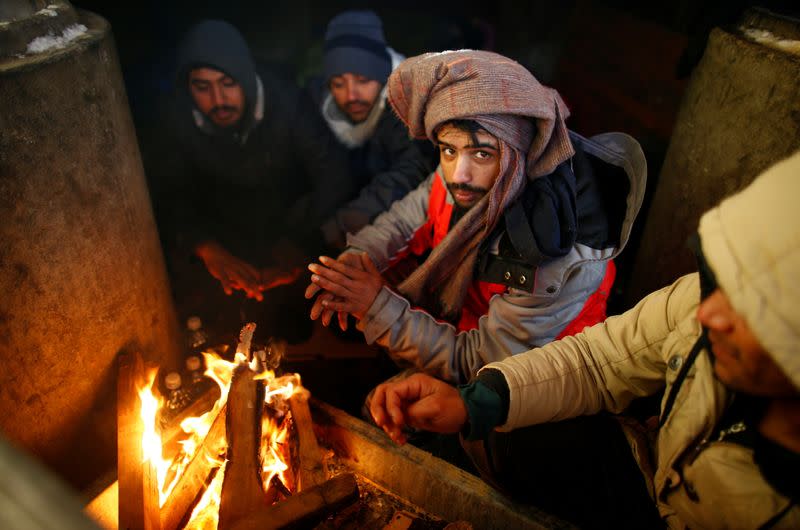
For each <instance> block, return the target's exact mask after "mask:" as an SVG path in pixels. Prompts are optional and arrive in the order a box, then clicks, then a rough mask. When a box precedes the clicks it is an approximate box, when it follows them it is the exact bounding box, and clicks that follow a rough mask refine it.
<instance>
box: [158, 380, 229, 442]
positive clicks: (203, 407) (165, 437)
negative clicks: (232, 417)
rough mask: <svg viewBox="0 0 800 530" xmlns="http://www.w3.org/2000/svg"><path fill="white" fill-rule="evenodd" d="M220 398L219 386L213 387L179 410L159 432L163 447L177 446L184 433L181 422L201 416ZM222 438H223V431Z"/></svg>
mask: <svg viewBox="0 0 800 530" xmlns="http://www.w3.org/2000/svg"><path fill="white" fill-rule="evenodd" d="M219 397H220V390H219V386H217V385H213V386H212V387H211V388H209V389H208V390H207V391H205V392H203V393H202V394H201V395H200V396H198V397H197V399H195V400H194V401H192V403H191V404H190V405H189V406H188V407H186V408H185V409H183V410H181V411H180V412H179V413H178V414H176V415H175V417H174V418H173V419H172V420H171V421H170V422H169V424H167V425H166V426H165V428H164V429H163V430H162V431H161V440H162V441H163V444H164V446H165V447H172V446H174V445H175V444H177V442H178V439H179V438H180V437H181V436H183V435H184V434H185V433H184V431H183V429H182V428H181V422H182V421H183V420H185V419H186V418H192V417H196V416H202V415H203V414H205V413H206V412H208V411H210V410H211V409H212V408H213V407H214V403H216V402H217V400H218V399H219ZM223 417H224V416H223ZM222 436H223V437H224V436H225V433H224V431H223V433H222Z"/></svg>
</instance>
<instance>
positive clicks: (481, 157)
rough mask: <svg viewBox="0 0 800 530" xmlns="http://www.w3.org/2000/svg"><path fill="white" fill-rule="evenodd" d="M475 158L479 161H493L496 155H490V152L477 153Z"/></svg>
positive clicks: (481, 151) (480, 151)
mask: <svg viewBox="0 0 800 530" xmlns="http://www.w3.org/2000/svg"><path fill="white" fill-rule="evenodd" d="M475 158H477V159H478V160H491V159H492V158H494V153H490V152H489V151H483V150H479V151H475Z"/></svg>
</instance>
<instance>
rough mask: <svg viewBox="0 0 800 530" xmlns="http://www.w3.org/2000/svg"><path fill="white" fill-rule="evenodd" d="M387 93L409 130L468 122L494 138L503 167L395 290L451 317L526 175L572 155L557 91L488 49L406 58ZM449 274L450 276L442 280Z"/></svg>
mask: <svg viewBox="0 0 800 530" xmlns="http://www.w3.org/2000/svg"><path fill="white" fill-rule="evenodd" d="M387 98H388V100H389V102H390V104H391V105H392V108H393V109H394V111H395V113H396V114H397V116H398V117H399V118H400V119H401V120H402V121H403V122H404V123H405V124H406V126H407V127H408V129H409V133H410V134H411V136H413V137H415V138H428V139H430V140H432V141H434V142H435V141H436V137H435V134H436V131H437V129H438V127H439V126H440V125H442V124H444V123H447V122H452V121H456V120H469V121H473V122H475V123H477V124H478V125H479V126H480V128H481V129H483V130H485V131H487V132H488V133H489V134H491V135H492V136H493V137H494V138H496V139H497V142H498V148H499V152H500V168H499V173H498V175H497V178H496V179H495V180H494V182H493V184H492V187H491V189H490V190H489V192H488V193H487V194H486V195H484V196H483V198H482V199H481V200H480V201H478V202H477V203H476V204H475V205H474V206H472V207H471V208H470V210H469V211H468V212H467V213H466V214H465V215H464V217H462V219H461V220H460V221H459V222H458V223H457V225H456V226H455V227H454V228H453V229H452V230H451V231H450V232H449V233H448V235H447V237H446V238H445V239H444V240H443V241H442V242H441V243H440V244H439V245H438V246H437V247H436V248H435V249H434V251H433V252H432V253H431V256H430V257H429V258H428V259H427V260H426V261H425V263H424V264H423V266H422V267H420V268H418V269H417V270H416V271H415V272H414V274H412V275H411V276H410V277H409V278H408V279H407V280H406V281H405V282H404V283H403V284H402V285H401V286H400V289H401V291H403V293H404V294H406V295H407V296H408V297H409V298H411V299H412V301H414V302H416V303H424V302H423V300H422V298H424V297H426V296H428V295H427V294H426V293H430V292H435V293H437V294H438V297H439V308H438V310H439V312H440V313H441V314H442V316H444V317H445V318H454V317H455V316H456V315H457V314H458V312H459V311H460V309H461V305H462V303H463V299H464V296H465V294H466V290H467V288H468V286H469V284H470V282H471V281H472V271H473V270H474V265H475V260H476V257H477V251H478V245H479V244H480V242H481V241H482V240H483V239H484V238H485V237H486V236H487V235H488V234H490V233H491V232H492V230H493V229H494V227H495V226H496V225H497V223H498V221H499V219H500V216H501V215H502V213H503V212H504V211H505V209H506V208H507V207H508V206H510V205H511V203H512V202H513V201H514V200H515V199H516V198H517V197H519V195H520V193H521V192H522V190H523V189H524V187H525V184H526V181H527V179H535V178H538V177H541V176H544V175H547V174H549V173H551V172H553V170H555V168H556V167H557V166H558V165H559V164H561V163H562V162H564V161H565V160H567V159H568V158H570V157H571V156H572V155H573V154H574V150H573V148H572V144H571V143H570V140H569V136H568V132H567V127H566V124H565V123H564V119H565V118H566V117H567V116H568V115H569V112H568V111H567V108H566V106H565V105H564V102H563V101H562V100H561V97H560V96H559V95H558V92H556V91H555V90H553V89H551V88H548V87H545V86H543V85H542V84H540V83H539V81H537V80H536V78H535V77H533V75H531V73H530V72H529V71H528V70H527V69H525V68H524V67H523V66H522V65H520V64H519V63H517V62H515V61H512V60H511V59H509V58H507V57H503V56H502V55H498V54H496V53H492V52H486V51H473V50H460V51H448V52H442V53H427V54H424V55H419V56H417V57H412V58H409V59H407V60H405V61H403V62H402V63H401V64H400V65H399V66H398V67H397V68H395V70H394V71H393V72H392V74H391V75H390V76H389V80H388V81H387ZM445 279H447V281H444V280H445Z"/></svg>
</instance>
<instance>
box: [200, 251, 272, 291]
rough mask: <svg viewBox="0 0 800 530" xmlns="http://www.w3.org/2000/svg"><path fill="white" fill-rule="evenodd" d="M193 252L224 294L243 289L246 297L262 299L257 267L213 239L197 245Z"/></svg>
mask: <svg viewBox="0 0 800 530" xmlns="http://www.w3.org/2000/svg"><path fill="white" fill-rule="evenodd" d="M195 253H196V254H197V256H198V257H199V258H200V259H202V260H203V263H204V264H205V266H206V269H208V272H209V274H211V275H212V276H213V277H214V278H216V279H218V280H219V281H220V283H221V284H222V289H223V290H224V291H225V294H233V291H234V290H236V289H238V290H242V291H244V292H245V294H246V295H247V297H248V298H255V299H256V300H258V301H259V302H260V301H262V300H263V299H264V296H263V295H262V294H261V291H263V289H262V288H261V273H260V272H259V270H258V269H257V268H255V267H254V266H252V265H250V264H249V263H247V262H246V261H244V260H241V259H239V258H237V257H236V256H234V255H233V254H231V253H230V252H228V251H227V250H225V249H224V248H223V247H222V246H221V245H220V244H219V243H217V242H215V241H206V242H204V243H201V244H199V245H197V248H196V249H195Z"/></svg>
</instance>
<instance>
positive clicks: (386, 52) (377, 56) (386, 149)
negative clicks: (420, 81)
mask: <svg viewBox="0 0 800 530" xmlns="http://www.w3.org/2000/svg"><path fill="white" fill-rule="evenodd" d="M403 59H405V57H404V56H403V55H401V54H399V53H397V52H396V51H395V50H393V49H392V48H391V47H389V46H388V45H387V43H386V39H385V37H384V34H383V23H382V22H381V19H380V18H379V17H378V15H377V14H375V13H374V12H373V11H370V10H348V11H344V12H342V13H339V14H338V15H336V16H335V17H333V18H332V19H331V21H330V22H329V23H328V26H327V28H326V30H325V43H324V50H323V58H322V76H321V77H319V78H312V80H311V81H310V82H309V85H308V92H309V94H310V95H311V97H312V98H313V99H314V101H315V103H316V104H317V106H318V108H319V112H320V114H321V115H322V118H323V119H324V120H325V123H326V124H327V125H328V127H329V128H330V130H331V131H332V132H333V134H334V136H335V137H336V139H337V140H338V142H339V143H340V144H341V145H342V146H344V147H345V148H346V149H347V152H348V155H349V162H350V164H349V165H350V174H351V175H352V176H353V178H354V180H355V182H356V187H357V188H358V190H359V191H358V193H357V196H354V197H352V200H351V201H349V202H348V203H347V204H346V205H344V206H343V207H341V208H339V209H337V211H336V213H335V214H334V215H333V216H331V217H330V218H329V219H328V220H327V222H326V223H325V224H324V225H323V233H324V235H325V239H326V241H327V242H328V243H329V244H330V245H332V246H335V247H340V248H344V246H345V236H346V234H347V233H348V232H350V233H355V232H358V231H359V230H360V229H361V228H363V227H364V226H366V225H367V224H369V223H370V222H372V220H374V219H375V217H377V216H378V214H380V213H383V212H384V211H386V210H388V209H389V207H390V206H391V205H392V203H394V202H395V201H397V200H399V199H402V198H403V197H405V196H406V194H408V192H410V191H411V190H413V189H414V188H416V187H417V186H418V185H419V184H420V183H421V182H422V181H423V180H425V179H426V178H427V177H428V175H430V174H431V172H432V171H433V170H434V169H435V168H436V161H437V156H436V153H435V152H434V150H433V149H432V147H431V144H430V143H429V142H427V141H420V140H414V139H411V138H409V137H408V132H407V130H406V127H405V125H403V123H402V122H401V121H400V120H398V119H397V117H396V116H395V115H394V113H393V112H392V110H391V108H390V107H389V105H387V104H386V79H387V78H388V77H389V74H390V73H391V72H392V70H393V69H394V67H396V66H397V65H398V64H400V63H401V62H402V61H403Z"/></svg>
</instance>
